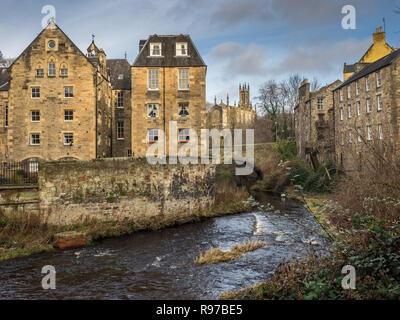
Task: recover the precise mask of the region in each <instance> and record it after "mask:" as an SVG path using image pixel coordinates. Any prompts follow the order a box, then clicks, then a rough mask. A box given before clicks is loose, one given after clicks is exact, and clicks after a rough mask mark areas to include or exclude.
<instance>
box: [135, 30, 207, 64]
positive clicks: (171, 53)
mask: <svg viewBox="0 0 400 320" xmlns="http://www.w3.org/2000/svg"><path fill="white" fill-rule="evenodd" d="M151 42H157V43H161V51H162V52H161V54H162V57H150V43H151ZM177 42H187V44H188V57H186V56H184V57H177V56H176V50H175V45H176V43H177ZM140 45H143V41H142V42H141V43H140ZM133 66H134V67H202V66H204V67H206V64H205V63H204V61H203V59H202V57H201V56H200V54H199V52H198V51H197V48H196V46H195V45H194V43H193V41H192V39H191V38H190V36H189V35H188V34H181V35H156V34H155V35H151V36H149V38H148V39H147V41H146V43H145V44H144V45H143V48H142V49H141V50H140V52H139V55H138V56H137V57H136V59H135V61H134V62H133Z"/></svg>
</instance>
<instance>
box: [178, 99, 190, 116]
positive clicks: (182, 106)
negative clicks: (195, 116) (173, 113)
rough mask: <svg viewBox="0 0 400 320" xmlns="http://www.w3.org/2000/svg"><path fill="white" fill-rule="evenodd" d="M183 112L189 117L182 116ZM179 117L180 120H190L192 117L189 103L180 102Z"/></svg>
mask: <svg viewBox="0 0 400 320" xmlns="http://www.w3.org/2000/svg"><path fill="white" fill-rule="evenodd" d="M181 111H186V112H187V115H181ZM178 116H179V117H180V118H189V117H190V109H189V102H179V103H178Z"/></svg>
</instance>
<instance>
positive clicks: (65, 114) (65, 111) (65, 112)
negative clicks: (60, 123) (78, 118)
mask: <svg viewBox="0 0 400 320" xmlns="http://www.w3.org/2000/svg"><path fill="white" fill-rule="evenodd" d="M69 111H70V112H71V113H72V114H71V116H72V119H71V120H69V119H68V120H67V119H66V118H67V116H69V115H67V112H69ZM73 121H74V110H72V109H64V122H73Z"/></svg>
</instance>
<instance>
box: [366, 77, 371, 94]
mask: <svg viewBox="0 0 400 320" xmlns="http://www.w3.org/2000/svg"><path fill="white" fill-rule="evenodd" d="M370 89H371V86H370V83H369V75H368V76H366V77H365V91H367V92H368V91H369V90H370Z"/></svg>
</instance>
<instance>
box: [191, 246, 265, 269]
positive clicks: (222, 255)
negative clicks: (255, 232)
mask: <svg viewBox="0 0 400 320" xmlns="http://www.w3.org/2000/svg"><path fill="white" fill-rule="evenodd" d="M266 246H267V243H266V242H265V241H260V240H257V241H247V242H244V243H242V244H236V245H234V246H233V247H232V248H230V249H229V251H222V250H221V249H219V248H211V249H209V250H207V251H205V252H204V253H201V254H200V256H199V257H198V258H197V259H196V260H195V261H194V263H195V264H216V263H221V262H227V261H231V260H234V259H238V258H240V257H241V256H243V255H244V254H245V253H246V252H250V251H255V250H257V249H259V248H263V247H266Z"/></svg>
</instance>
